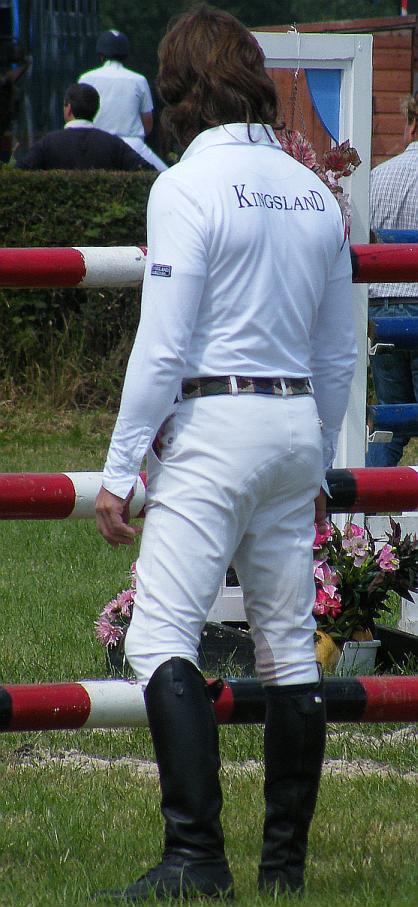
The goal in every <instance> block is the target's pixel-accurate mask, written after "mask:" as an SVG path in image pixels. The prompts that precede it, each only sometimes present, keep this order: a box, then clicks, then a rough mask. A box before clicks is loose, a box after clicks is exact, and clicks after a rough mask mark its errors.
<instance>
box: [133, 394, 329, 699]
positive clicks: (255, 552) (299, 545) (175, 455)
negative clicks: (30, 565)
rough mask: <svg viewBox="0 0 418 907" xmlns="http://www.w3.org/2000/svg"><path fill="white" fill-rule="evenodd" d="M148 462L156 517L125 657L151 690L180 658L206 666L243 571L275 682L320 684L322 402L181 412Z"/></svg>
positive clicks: (147, 538)
mask: <svg viewBox="0 0 418 907" xmlns="http://www.w3.org/2000/svg"><path fill="white" fill-rule="evenodd" d="M158 447H159V452H158V455H157V453H156V451H155V448H156V444H155V443H154V449H153V450H152V451H150V453H149V456H148V479H149V484H148V488H147V498H146V518H145V522H144V530H143V535H142V541H141V548H140V554H139V558H138V561H137V592H136V599H135V606H134V613H133V617H132V621H131V624H130V627H129V630H128V633H127V636H126V641H125V651H126V655H127V658H128V660H129V662H130V664H131V666H132V668H133V669H134V671H135V674H136V675H137V677H138V679H139V680H140V681H142V682H143V683H144V684H145V683H147V682H148V680H149V679H150V677H151V676H152V674H153V673H154V671H155V670H156V669H157V668H158V667H159V665H160V664H162V663H163V662H165V661H167V660H168V659H169V658H171V657H173V656H180V657H183V658H186V659H189V660H190V661H192V662H193V663H194V664H196V663H197V650H198V646H199V643H200V636H201V631H202V629H203V626H204V624H205V621H206V619H207V615H208V612H209V610H210V608H211V606H212V605H213V602H214V600H215V598H216V595H217V592H218V590H219V587H220V585H221V583H222V580H223V577H224V574H225V573H226V570H227V568H228V566H229V565H230V564H231V563H232V564H233V565H234V567H235V570H236V573H237V576H238V579H239V582H240V585H241V587H242V590H243V596H244V606H245V611H246V615H247V620H248V623H249V626H250V628H251V633H252V638H253V640H254V644H255V657H256V668H257V673H258V676H259V677H260V679H261V681H262V682H263V683H264V684H272V685H274V684H297V683H311V682H315V681H316V680H317V679H318V671H317V666H316V660H315V651H314V641H313V634H314V629H315V620H314V618H313V615H312V608H313V603H314V599H315V591H314V580H313V554H312V545H313V539H314V499H315V497H316V495H317V494H318V492H319V489H320V485H321V481H322V478H323V469H322V443H321V433H320V422H319V418H318V413H317V409H316V404H315V401H314V399H313V397H312V396H287V397H277V396H274V397H273V396H267V395H266V396H264V395H257V394H239V395H238V396H232V395H219V396H211V397H201V398H193V399H189V400H186V401H182V402H180V403H179V404H177V405H176V409H175V411H174V413H173V414H172V415H171V416H170V417H169V419H168V420H167V421H166V422H165V423H164V426H163V427H162V429H161V430H160V432H159V435H158Z"/></svg>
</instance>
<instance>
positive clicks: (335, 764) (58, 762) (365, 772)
mask: <svg viewBox="0 0 418 907" xmlns="http://www.w3.org/2000/svg"><path fill="white" fill-rule="evenodd" d="M405 732H406V733H407V734H408V739H410V734H409V733H408V729H403V730H402V733H403V734H405ZM398 733H401V732H396V731H395V732H394V734H395V735H396V734H398ZM411 733H414V734H416V733H417V732H416V730H415V729H414V728H411ZM396 742H397V743H399V742H400V740H399V738H397V740H396ZM5 762H6V765H7V766H8V767H9V768H11V769H13V768H28V769H32V770H33V769H35V770H36V769H39V770H43V769H45V768H53V767H54V766H59V767H60V768H62V767H68V768H69V769H75V770H77V771H79V772H82V773H89V772H93V771H103V772H106V771H111V770H114V769H115V768H126V769H128V770H129V771H130V772H132V773H133V774H135V775H141V776H142V777H144V776H146V777H149V778H157V777H158V772H157V766H156V764H155V762H151V761H148V760H144V759H136V758H135V757H127V756H118V757H115V758H108V757H106V756H91V755H88V754H87V753H83V752H80V751H79V750H60V751H56V750H49V749H42V748H38V747H36V746H31V745H26V746H23V747H19V749H17V750H15V751H14V752H13V753H9V754H8V755H7V757H6V759H5ZM262 772H263V765H262V763H261V762H258V761H255V760H247V761H245V762H224V763H223V765H222V774H223V775H224V776H226V777H239V776H240V775H247V776H248V775H250V776H254V777H260V776H261V775H262ZM323 774H324V776H327V775H328V776H330V775H333V776H334V777H335V776H338V777H342V778H347V779H350V778H358V777H368V776H377V777H379V778H402V779H404V780H406V781H412V782H415V783H417V782H418V771H416V772H415V771H400V770H399V769H397V768H394V767H393V766H392V765H388V764H382V763H381V762H377V761H374V760H372V759H355V760H351V761H349V760H346V759H326V760H325V762H324V768H323Z"/></svg>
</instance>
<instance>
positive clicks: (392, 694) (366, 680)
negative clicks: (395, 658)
mask: <svg viewBox="0 0 418 907" xmlns="http://www.w3.org/2000/svg"><path fill="white" fill-rule="evenodd" d="M361 683H362V685H363V687H364V689H365V691H366V695H367V705H366V708H365V711H364V712H363V716H362V719H361V720H362V721H371V722H374V721H418V677H413V676H410V677H408V676H406V677H405V676H404V677H389V676H388V677H362V678H361Z"/></svg>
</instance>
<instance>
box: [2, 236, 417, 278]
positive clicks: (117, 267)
mask: <svg viewBox="0 0 418 907" xmlns="http://www.w3.org/2000/svg"><path fill="white" fill-rule="evenodd" d="M146 253H147V250H146V247H145V246H110V247H106V246H105V247H99V246H91V247H73V248H58V247H51V248H27V249H25V248H21V249H19V248H16V249H13V248H5V249H0V287H10V288H15V289H18V288H24V287H44V288H48V287H49V288H56V289H59V288H64V287H81V288H85V289H87V288H92V287H134V286H138V284H140V283H141V281H142V279H143V276H144V269H145V260H146ZM351 260H352V265H353V282H354V283H370V282H372V281H381V282H388V281H389V282H390V281H395V282H399V281H416V279H417V273H418V245H417V244H415V245H414V244H413V243H392V244H387V243H373V244H371V245H367V244H365V245H352V246H351Z"/></svg>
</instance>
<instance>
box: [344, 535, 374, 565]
mask: <svg viewBox="0 0 418 907" xmlns="http://www.w3.org/2000/svg"><path fill="white" fill-rule="evenodd" d="M342 546H343V548H344V551H345V552H346V554H348V556H349V557H353V558H354V566H355V567H361V565H362V564H363V563H364V561H365V560H366V558H367V557H368V555H369V543H368V541H367V539H361V538H353V539H343V540H342Z"/></svg>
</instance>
